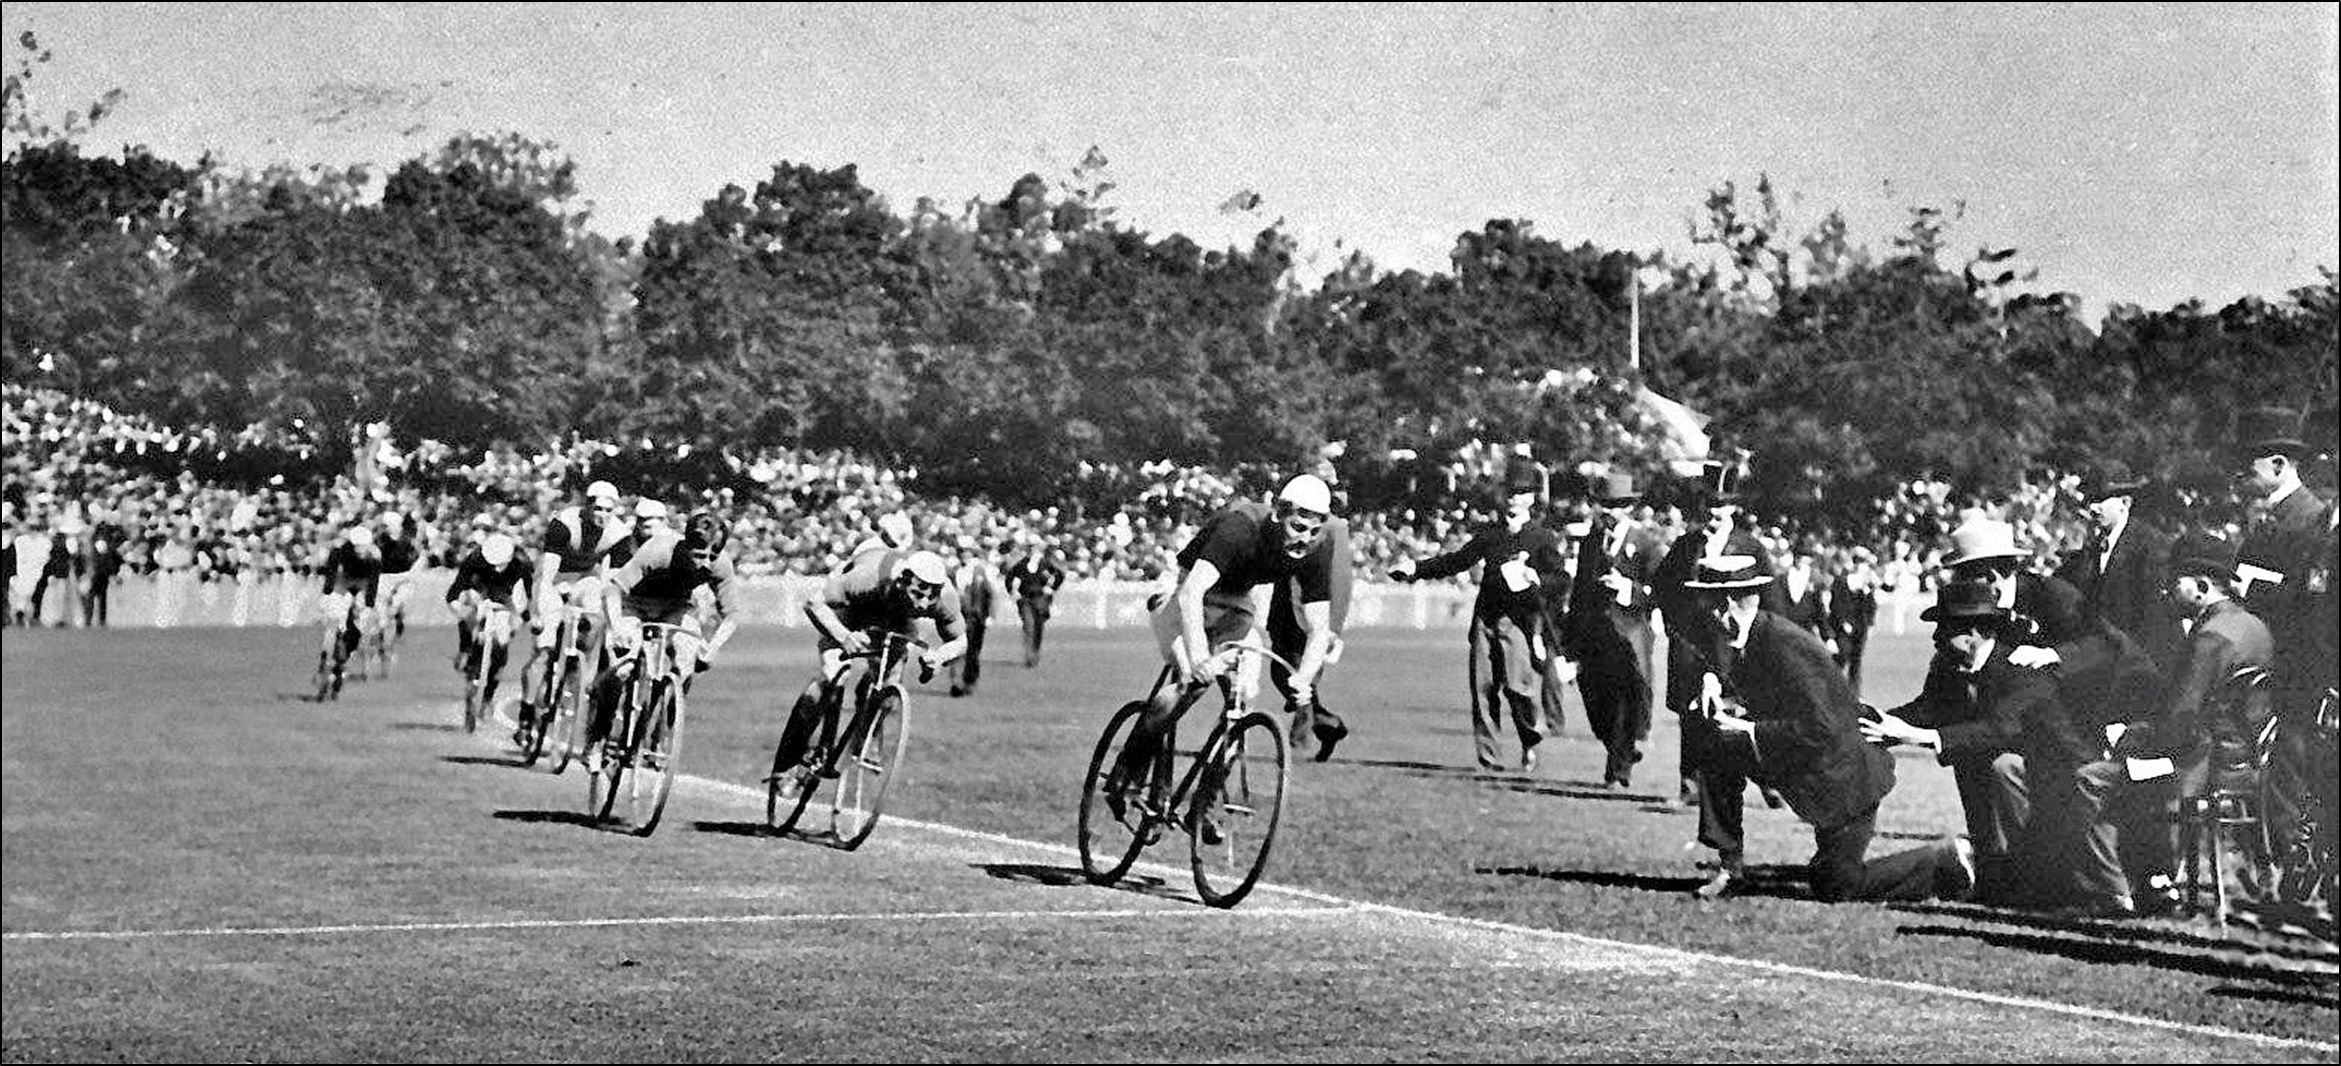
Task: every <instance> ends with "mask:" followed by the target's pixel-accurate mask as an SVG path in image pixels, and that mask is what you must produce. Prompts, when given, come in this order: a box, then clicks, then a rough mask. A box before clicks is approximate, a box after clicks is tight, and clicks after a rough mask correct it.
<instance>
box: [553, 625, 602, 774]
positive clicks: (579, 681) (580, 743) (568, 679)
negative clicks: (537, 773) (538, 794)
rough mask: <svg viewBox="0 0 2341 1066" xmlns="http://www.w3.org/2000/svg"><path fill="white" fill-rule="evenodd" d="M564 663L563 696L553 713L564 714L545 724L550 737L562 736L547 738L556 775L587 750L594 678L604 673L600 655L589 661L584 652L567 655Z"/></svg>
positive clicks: (555, 703)
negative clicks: (586, 743) (551, 750)
mask: <svg viewBox="0 0 2341 1066" xmlns="http://www.w3.org/2000/svg"><path fill="white" fill-rule="evenodd" d="M561 662H562V664H563V665H562V666H561V668H560V671H561V673H560V678H561V683H560V685H559V687H558V689H557V691H558V692H559V693H560V695H559V697H558V698H557V699H555V700H554V701H553V703H552V705H551V706H552V711H551V712H549V713H557V714H558V715H559V716H560V717H559V718H558V719H556V720H555V721H554V722H552V724H550V725H547V726H546V727H545V733H546V735H547V737H548V738H550V737H554V736H558V738H559V739H557V740H548V741H547V743H548V744H550V745H551V746H552V747H553V772H554V773H556V774H558V773H560V772H561V771H563V770H567V769H568V768H569V763H570V762H571V761H573V760H575V759H576V758H577V756H578V754H579V753H580V752H583V751H584V750H585V722H586V717H587V712H588V711H589V710H590V709H591V707H592V699H593V680H594V679H595V678H597V677H599V676H601V660H600V659H599V658H598V657H596V658H594V659H593V660H591V661H588V660H587V659H586V657H585V653H584V652H578V653H576V654H574V655H567V656H563V657H562V659H561Z"/></svg>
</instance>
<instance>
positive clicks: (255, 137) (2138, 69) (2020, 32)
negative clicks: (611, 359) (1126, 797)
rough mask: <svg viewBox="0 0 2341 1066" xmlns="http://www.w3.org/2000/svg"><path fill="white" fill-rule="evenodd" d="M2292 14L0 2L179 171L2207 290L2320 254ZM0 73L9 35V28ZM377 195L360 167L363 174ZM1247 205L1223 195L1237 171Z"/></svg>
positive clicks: (2327, 33) (690, 205) (1237, 236)
mask: <svg viewBox="0 0 2341 1066" xmlns="http://www.w3.org/2000/svg"><path fill="white" fill-rule="evenodd" d="M2337 10H2341V9H2337V8H2336V7H2335V6H2334V5H2331V4H2307V5H2226V4H2219V5H2168V6H2161V5H2149V4H2128V5H2049V4H2025V5H1983V4H1973V3H1960V4H1956V5H1952V4H1912V5H1899V4H1897V5H1866V4H1847V5H1823V6H1795V5H1772V4H1764V5H1758V4H1745V5H1742V4H1681V5H1575V4H1537V5H1529V4H1497V5H1476V4H1436V5H1408V4H1391V5H1382V4H1299V5H1269V4H1260V3H1249V4H1232V5H1223V4H1177V5H1145V6H1138V5H1129V6H1120V5H1102V4H1097V5H1092V4H1068V5H1055V4H1050V5H1041V4H998V5H983V4H951V5H937V6H928V5H870V4H857V5H800V4H774V5H759V4H723V5H690V4H651V3H626V4H542V5H511V4H460V5H442V4H313V5H293V4H263V5H245V4H204V3H169V4H60V3H8V4H6V5H5V8H4V9H0V18H4V20H5V24H6V30H7V34H8V36H9V37H10V38H11V39H13V38H14V37H15V36H16V35H17V34H19V33H21V32H23V31H26V30H31V31H34V32H35V33H37V34H38V35H39V38H40V42H41V44H42V46H44V47H45V48H48V49H49V50H51V51H52V52H53V53H54V56H55V58H54V60H53V61H52V62H50V63H48V64H46V65H44V66H42V67H40V68H39V69H38V71H37V72H36V74H35V81H34V83H33V93H32V97H33V101H34V103H35V106H36V107H37V108H38V109H40V110H41V111H43V112H45V113H48V114H51V115H54V114H57V113H60V112H62V111H64V110H66V109H69V108H71V107H74V106H78V105H83V104H86V103H87V102H88V101H89V100H91V99H93V98H95V97H96V96H98V95H99V94H101V93H103V92H105V91H106V90H108V89H112V88H120V89H122V90H123V91H124V92H125V94H126V95H125V97H124V99H123V101H122V103H121V105H120V106H119V107H118V109H117V110H116V111H114V112H113V113H112V114H111V115H109V116H108V117H107V118H106V119H105V121H104V122H103V123H102V124H101V125H99V126H98V128H97V129H96V131H95V132H94V133H93V134H92V135H91V136H90V137H89V138H88V139H87V140H86V141H85V145H86V149H87V150H89V151H91V152H106V151H110V150H118V148H119V147H120V146H121V145H123V144H133V143H136V144H144V145H147V146H148V147H149V148H150V149H152V150H153V151H155V152H157V153H158V154H161V155H163V156H165V157H166V158H172V159H177V160H181V161H186V162H192V161H193V160H194V159H195V158H196V157H197V156H199V155H200V154H202V153H203V152H206V151H210V152H213V153H214V154H215V155H216V156H217V157H218V158H220V159H221V160H223V161H224V162H227V163H230V164H233V165H240V166H252V167H258V166H261V165H264V164H267V163H270V162H276V161H284V162H290V163H294V164H296V165H307V164H311V163H326V164H332V165H335V166H343V165H348V164H352V163H371V164H376V165H378V166H381V167H383V168H384V169H385V170H387V168H389V167H393V166H395V165H396V164H398V163H400V162H403V161H405V160H407V159H411V158H414V157H417V156H422V155H427V154H429V153H430V152H432V151H433V150H434V149H435V148H437V147H438V146H439V145H440V144H442V143H444V142H445V140H446V139H447V138H448V137H449V136H450V135H452V134H455V133H457V132H462V131H471V132H475V133H499V132H504V131H511V132H516V133H520V134H523V135H525V136H528V137H530V138H533V139H537V140H541V141H550V142H553V143H554V144H557V145H558V146H559V147H560V148H561V149H562V150H563V151H564V152H566V153H567V154H568V155H569V156H571V157H572V158H574V159H575V160H576V162H577V164H578V181H579V185H580V195H581V198H582V199H584V200H587V201H590V202H591V203H592V205H593V219H594V222H593V225H594V228H596V229H598V230H600V231H602V232H604V233H606V234H608V235H610V236H612V237H617V236H624V235H629V234H631V235H641V234H643V233H646V232H647V231H648V229H649V227H650V223H651V221H652V220H653V219H657V218H665V219H670V220H684V219H688V218H691V217H694V216H695V215H696V214H697V213H698V211H699V209H700V205H701V204H702V203H703V202H704V201H707V200H709V199H712V198H713V197H714V196H715V195H716V192H717V191H718V190H719V189H721V188H722V187H723V186H724V185H726V184H739V185H742V186H749V187H752V186H753V185H754V184H755V182H756V181H758V180H760V179H763V178H766V177H769V176H770V174H771V171H772V168H773V166H774V165H776V164H778V163H781V162H784V161H786V162H796V163H804V164H810V165H814V166H818V167H822V168H831V167H837V166H843V165H846V164H853V165H855V166H857V167H858V168H859V174H860V177H861V179H862V181H863V183H864V184H866V185H867V186H869V187H870V188H871V189H873V190H875V191H877V192H878V193H880V194H881V195H883V196H884V197H886V199H887V200H888V202H889V203H890V204H891V205H892V206H893V207H894V209H895V210H896V211H897V213H899V214H908V213H909V211H910V210H911V208H912V207H913V205H914V204H915V203H916V202H917V200H918V199H919V198H920V197H931V198H933V199H934V200H935V201H936V202H937V203H939V204H942V205H945V206H947V207H950V208H956V207H958V206H960V205H962V204H964V203H965V202H966V201H968V200H970V199H972V198H976V197H983V198H987V199H993V200H997V199H999V198H1001V197H1002V196H1003V195H1005V193H1006V192H1007V190H1008V188H1009V187H1010V185H1011V184H1013V183H1014V181H1015V180H1016V179H1017V178H1018V177H1019V176H1021V175H1023V174H1025V173H1028V172H1030V173H1037V174H1039V175H1041V176H1042V177H1044V178H1047V179H1050V180H1052V181H1057V180H1067V179H1069V178H1070V172H1071V170H1072V168H1073V167H1074V165H1075V164H1076V163H1078V162H1079V161H1080V160H1081V159H1082V157H1083V155H1084V154H1085V153H1086V152H1087V151H1088V150H1089V149H1090V148H1091V147H1092V146H1095V147H1096V148H1098V149H1099V150H1100V151H1101V152H1102V153H1103V155H1104V156H1105V157H1106V159H1107V160H1108V161H1109V165H1108V167H1107V169H1106V172H1105V173H1106V175H1107V177H1109V178H1110V179H1111V180H1112V181H1114V182H1115V183H1116V185H1117V187H1116V188H1115V189H1114V190H1113V192H1112V194H1111V195H1110V197H1109V199H1108V202H1109V203H1111V204H1115V205H1117V206H1118V212H1117V214H1116V216H1115V217H1116V218H1117V220H1118V221H1119V222H1121V223H1122V224H1124V225H1127V226H1130V227H1133V228H1136V229H1138V230H1141V231H1143V232H1146V233H1149V234H1151V235H1154V236H1157V237H1160V236H1167V235H1168V234H1170V233H1173V232H1178V233H1184V234H1186V235H1187V236H1189V237H1190V238H1192V239H1194V240H1195V241H1197V242H1198V243H1200V244H1202V245H1204V246H1205V247H1222V246H1226V245H1231V244H1233V245H1238V246H1249V244H1250V243H1251V239H1252V236H1253V235H1254V234H1256V233H1257V232H1259V231H1260V230H1261V229H1262V228H1264V227H1266V226H1267V225H1269V224H1270V223H1273V222H1276V221H1278V220H1280V219H1281V220H1282V221H1283V224H1284V226H1285V228H1286V229H1287V230H1288V231H1290V232H1291V233H1293V234H1294V235H1295V236H1296V237H1297V238H1298V239H1299V240H1300V241H1301V246H1302V250H1303V253H1304V255H1305V256H1306V257H1307V258H1306V261H1305V263H1304V267H1303V272H1304V274H1307V275H1309V276H1310V277H1312V278H1313V277H1315V276H1321V275H1322V274H1323V273H1326V272H1329V271H1331V270H1332V269H1333V268H1334V266H1335V265H1336V264H1338V262H1339V261H1340V260H1341V258H1342V257H1344V256H1346V255H1347V254H1348V253H1349V252H1350V251H1351V250H1360V251H1363V252H1364V253H1365V254H1366V255H1367V256H1368V257H1369V258H1371V259H1372V260H1373V261H1374V262H1375V263H1376V264H1377V265H1379V266H1380V267H1382V268H1384V269H1388V270H1400V269H1407V268H1413V269H1420V270H1425V271H1443V270H1445V269H1447V253H1448V251H1449V250H1450V249H1452V248H1453V247H1454V245H1455V238H1456V235H1457V234H1458V233H1460V232H1463V231H1467V230H1477V229H1479V228H1480V227H1481V226H1482V225H1483V224H1484V223H1485V222H1487V221H1488V220H1489V219H1491V218H1517V219H1525V220H1528V221H1530V222H1532V223H1533V224H1534V227H1535V228H1534V232H1536V233H1537V234H1538V235H1540V236H1544V237H1547V238H1551V239H1554V240H1559V241H1562V242H1564V243H1567V244H1571V245H1574V244H1577V243H1579V242H1583V241H1590V242H1592V243H1594V244H1595V245H1597V246H1600V247H1602V248H1605V249H1609V248H1617V249H1625V250H1629V251H1635V252H1641V253H1653V252H1664V253H1665V254H1667V255H1669V256H1671V257H1674V258H1677V259H1681V258H1687V257H1695V256H1696V255H1697V254H1698V250H1697V249H1695V248H1694V246H1693V245H1692V244H1691V242H1690V239H1689V232H1690V225H1691V221H1692V219H1693V217H1694V216H1695V215H1696V214H1697V213H1698V209H1699V206H1700V205H1701V204H1702V203H1703V202H1704V201H1705V199H1706V196H1707V194H1708V192H1709V191H1710V190H1712V189H1715V188H1718V187H1720V186H1721V185H1722V184H1723V183H1724V182H1727V181H1729V182H1734V183H1736V184H1737V185H1738V186H1739V187H1740V188H1741V189H1742V190H1747V189H1751V188H1752V187H1753V186H1754V185H1755V183H1756V181H1757V179H1758V177H1759V176H1760V175H1769V176H1770V178H1771V180H1772V182H1773V184H1774V186H1775V188H1776V189H1778V190H1779V191H1780V193H1781V194H1782V196H1783V197H1784V201H1785V202H1784V207H1785V211H1784V214H1785V220H1786V223H1787V228H1788V229H1789V230H1790V232H1791V235H1792V236H1801V235H1802V234H1803V233H1805V232H1807V231H1809V230H1810V228H1811V227H1812V226H1813V224H1815V223H1816V222H1818V221H1819V220H1820V219H1821V218H1822V217H1823V216H1824V215H1825V214H1826V213H1828V212H1829V211H1831V210H1837V211H1840V212H1842V213H1843V214H1844V216H1845V218H1846V221H1847V223H1848V225H1849V227H1850V230H1851V236H1852V238H1853V240H1854V241H1855V242H1856V243H1859V244H1865V245H1867V246H1869V247H1870V248H1871V249H1872V250H1873V251H1877V252H1883V251H1885V250H1886V249H1887V247H1888V242H1889V241H1890V240H1891V238H1892V237H1893V236H1894V235H1896V234H1897V233H1899V232H1900V231H1901V228H1902V226H1903V224H1904V223H1905V222H1906V221H1907V219H1908V217H1909V211H1910V209H1911V208H1913V207H1918V206H1934V207H1941V208H1945V209H1950V208H1952V207H1953V205H1954V204H1963V205H1964V214H1963V215H1962V216H1961V217H1960V218H1959V220H1958V221H1957V222H1956V223H1955V224H1954V225H1953V227H1952V229H1951V232H1950V237H1951V241H1952V248H1953V249H1954V250H1957V251H1962V252H1965V251H1972V250H1973V249H1977V248H1981V247H1984V246H1987V245H1988V246H1992V247H1995V248H1996V247H2008V246H2013V247H2015V248H2017V249H2019V251H2020V256H2021V258H2020V259H2019V260H2018V262H2019V263H2021V264H2022V265H2023V266H2025V267H2027V268H2037V269H2038V271H2039V276H2038V279H2037V281H2035V282H2033V283H2032V285H2031V287H2032V288H2035V289H2038V290H2041V291H2057V290H2063V291H2072V292H2077V293H2079V294H2081V296H2082V298H2083V307H2084V311H2085V313H2086V314H2087V315H2088V316H2089V317H2090V320H2091V321H2095V319H2096V317H2097V316H2098V315H2099V314H2101V313H2102V312H2103V310H2104V308H2105V307H2106V306H2107V305H2108V304H2109V303H2116V302H2119V303H2136V304H2140V305H2143V306H2145V307H2148V308H2153V309H2161V308H2167V307H2169V306H2171V305H2173V304H2176V303H2178V302H2181V301H2183V300H2187V299H2190V298H2200V299H2202V300H2204V301H2205V302H2206V303H2208V304H2210V305H2212V306H2220V305H2224V304H2225V303H2227V302H2229V301H2232V300H2234V299H2236V298H2238V297H2240V296H2244V295H2247V294H2257V295H2261V296H2266V297H2270V298H2274V297H2278V296H2281V295H2282V294H2284V293H2286V292H2288V291H2290V290H2292V289H2295V288H2298V287H2301V286H2304V285H2311V284H2316V283H2317V282H2318V281H2319V280H2320V278H2321V275H2320V274H2319V271H2318V268H2319V267H2332V266H2334V265H2336V261H2337V260H2341V119H2337V117H2336V102H2337V100H2341V73H2337V71H2341V65H2337V61H2336V56H2337V48H2341V14H2337ZM10 47H11V57H10V58H11V63H10V65H11V67H13V66H14V60H15V55H16V49H15V48H14V45H13V44H11V46H10ZM376 187H377V188H379V183H378V182H377V185H376ZM1247 190H1248V191H1250V192H1254V193H1257V194H1258V197H1259V206H1258V207H1257V208H1255V209H1253V210H1251V211H1232V210H1229V209H1227V208H1226V207H1225V205H1226V204H1227V203H1228V201H1229V200H1230V198H1231V197H1232V196H1234V195H1235V194H1237V193H1239V192H1243V191H1247Z"/></svg>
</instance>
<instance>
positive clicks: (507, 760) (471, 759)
mask: <svg viewBox="0 0 2341 1066" xmlns="http://www.w3.org/2000/svg"><path fill="white" fill-rule="evenodd" d="M439 761H440V762H451V763H454V764H455V765H457V766H504V767H510V768H511V769H515V770H518V769H521V768H524V767H526V766H527V765H528V763H527V762H525V761H523V760H522V759H521V757H520V756H518V755H503V756H497V755H442V756H439Z"/></svg>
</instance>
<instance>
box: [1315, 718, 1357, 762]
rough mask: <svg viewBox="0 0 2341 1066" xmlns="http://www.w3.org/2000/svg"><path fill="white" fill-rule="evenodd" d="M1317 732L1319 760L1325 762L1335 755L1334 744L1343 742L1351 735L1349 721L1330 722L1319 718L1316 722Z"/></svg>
mask: <svg viewBox="0 0 2341 1066" xmlns="http://www.w3.org/2000/svg"><path fill="white" fill-rule="evenodd" d="M1316 732H1317V761H1318V762H1324V761H1325V760H1327V759H1330V758H1332V757H1333V746H1334V745H1336V744H1339V743H1341V742H1342V740H1343V739H1344V738H1346V737H1348V736H1349V723H1347V722H1330V723H1329V722H1326V721H1325V720H1323V719H1318V721H1317V724H1316Z"/></svg>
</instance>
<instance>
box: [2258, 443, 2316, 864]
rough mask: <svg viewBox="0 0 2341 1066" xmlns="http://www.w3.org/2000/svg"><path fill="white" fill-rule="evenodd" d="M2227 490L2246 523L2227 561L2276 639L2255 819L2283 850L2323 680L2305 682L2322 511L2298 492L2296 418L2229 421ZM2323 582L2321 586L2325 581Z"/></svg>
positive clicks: (2302, 783) (2303, 457) (2309, 676)
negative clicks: (2230, 485) (2264, 789)
mask: <svg viewBox="0 0 2341 1066" xmlns="http://www.w3.org/2000/svg"><path fill="white" fill-rule="evenodd" d="M2236 440H2237V442H2238V444H2239V445H2240V446H2239V447H2238V448H2237V449H2236V456H2235V459H2236V462H2237V467H2238V470H2237V474H2236V487H2237V489H2238V490H2239V491H2240V492H2241V493H2243V494H2244V495H2245V496H2246V497H2247V499H2248V500H2249V502H2250V504H2251V512H2252V516H2253V517H2252V519H2251V522H2250V524H2249V525H2248V526H2246V527H2245V530H2244V536H2243V543H2242V544H2241V546H2240V547H2239V548H2238V550H2237V552H2236V573H2237V575H2238V576H2239V577H2240V578H2242V579H2243V585H2242V593H2243V601H2244V606H2246V607H2248V608H2250V609H2251V612H2252V613H2253V614H2255V615H2258V616H2259V618H2260V620H2261V621H2264V622H2266V623H2267V624H2268V629H2269V631H2270V632H2271V633H2273V634H2275V637H2276V658H2275V666H2274V671H2275V688H2276V713H2277V715H2278V717H2279V718H2280V719H2281V720H2282V725H2280V726H2279V727H2278V730H2277V743H2276V750H2275V751H2274V753H2273V754H2272V756H2271V757H2270V759H2269V764H2268V774H2269V777H2270V779H2271V780H2270V786H2271V787H2270V789H2269V791H2270V793H2271V795H2270V800H2271V802H2270V803H2269V804H2268V809H2267V810H2265V811H2262V812H2261V817H2262V819H2263V822H2264V824H2265V826H2266V828H2267V832H2268V839H2270V840H2276V841H2289V840H2291V839H2292V838H2293V837H2294V836H2295V835H2296V833H2297V829H2298V826H2299V823H2300V804H2299V797H2300V796H2301V795H2302V794H2303V793H2304V792H2305V791H2306V790H2307V789H2308V787H2309V784H2310V781H2311V780H2312V771H2311V766H2312V765H2313V763H2314V761H2315V760H2314V747H2313V743H2312V737H2313V734H2314V732H2315V730H2314V728H2313V725H2312V720H2313V719H2314V718H2315V716H2316V708H2317V704H2318V702H2319V701H2320V700H2321V699H2322V698H2323V695H2324V690H2325V687H2326V686H2328V685H2330V684H2332V681H2331V680H2330V679H2329V678H2325V677H2318V676H2315V675H2316V673H2317V671H2316V669H2315V659H2316V655H2315V650H2316V642H2317V640H2319V639H2320V638H2319V637H2318V636H2317V635H2316V634H2315V633H2314V632H2313V631H2314V630H2315V628H2316V627H2317V626H2318V624H2319V619H2318V618H2317V595H2318V594H2317V590H2316V589H2314V588H2313V587H2312V586H2313V585H2314V584H2315V582H2314V581H2313V580H2312V578H2313V577H2314V576H2315V575H2316V573H2317V563H2318V561H2319V559H2318V557H2319V556H2320V555H2321V554H2322V549H2323V547H2324V536H2325V529H2326V512H2325V501H2323V500H2320V499H2318V498H2317V496H2316V494H2315V493H2313V492H2310V491H2309V489H2308V486H2307V485H2306V484H2304V483H2303V481H2302V477H2303V474H2304V472H2305V464H2306V463H2307V462H2308V461H2309V460H2310V459H2311V458H2312V457H2313V456H2314V454H2315V449H2313V448H2311V447H2310V446H2309V444H2308V442H2307V441H2306V440H2305V439H2303V434H2302V427H2301V419H2300V414H2299V413H2298V412H2296V411H2292V410H2289V409H2287V408H2281V407H2260V408H2254V409H2252V410H2249V411H2245V412H2243V413H2242V414H2241V415H2239V416H2238V417H2237V419H2236ZM2328 580H2329V578H2328Z"/></svg>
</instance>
